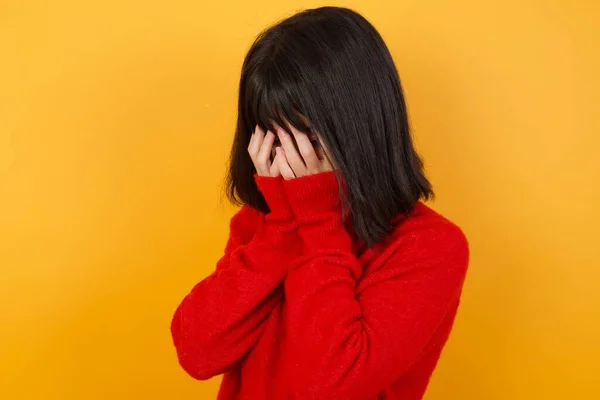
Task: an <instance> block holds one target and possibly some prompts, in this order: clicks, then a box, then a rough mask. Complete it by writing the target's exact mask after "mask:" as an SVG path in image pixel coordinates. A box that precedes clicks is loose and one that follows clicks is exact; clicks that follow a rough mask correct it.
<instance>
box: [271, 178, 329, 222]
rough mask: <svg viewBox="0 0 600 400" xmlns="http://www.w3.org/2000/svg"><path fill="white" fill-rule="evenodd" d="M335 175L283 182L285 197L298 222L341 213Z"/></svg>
mask: <svg viewBox="0 0 600 400" xmlns="http://www.w3.org/2000/svg"><path fill="white" fill-rule="evenodd" d="M335 174H336V173H335V171H327V172H320V173H318V174H313V175H305V176H301V177H298V178H294V179H289V180H283V189H284V191H285V195H286V197H287V200H288V202H289V204H290V206H291V209H292V211H293V213H294V215H295V217H296V219H297V220H298V222H304V221H306V220H308V219H310V218H311V216H314V215H318V214H322V213H331V212H333V213H335V214H337V213H341V204H340V196H339V186H338V183H337V180H336V177H335Z"/></svg>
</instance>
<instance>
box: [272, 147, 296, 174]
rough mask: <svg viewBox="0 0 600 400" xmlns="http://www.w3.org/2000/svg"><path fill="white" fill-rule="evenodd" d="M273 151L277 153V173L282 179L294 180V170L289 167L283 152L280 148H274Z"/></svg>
mask: <svg viewBox="0 0 600 400" xmlns="http://www.w3.org/2000/svg"><path fill="white" fill-rule="evenodd" d="M275 151H276V152H277V154H276V158H277V164H278V165H279V173H281V176H282V177H283V178H284V179H294V178H295V177H296V175H295V174H294V170H292V168H291V167H290V165H289V162H288V160H287V157H286V155H285V150H283V149H282V148H281V147H276V148H275Z"/></svg>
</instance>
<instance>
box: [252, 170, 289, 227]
mask: <svg viewBox="0 0 600 400" xmlns="http://www.w3.org/2000/svg"><path fill="white" fill-rule="evenodd" d="M254 181H255V182H256V185H257V186H258V189H259V190H260V192H261V193H262V195H263V197H264V198H265V201H266V202H267V205H268V206H269V210H270V212H269V213H268V214H267V215H266V216H265V218H266V219H268V220H271V221H289V220H292V219H293V218H294V213H293V211H292V208H291V207H290V204H289V202H288V199H287V198H286V195H285V191H284V189H283V181H284V179H283V177H282V176H281V175H279V176H276V177H270V176H260V175H258V174H256V173H255V174H254Z"/></svg>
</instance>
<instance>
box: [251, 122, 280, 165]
mask: <svg viewBox="0 0 600 400" xmlns="http://www.w3.org/2000/svg"><path fill="white" fill-rule="evenodd" d="M274 142H275V134H273V132H271V131H267V133H266V134H265V132H263V130H262V129H260V128H259V126H258V125H257V126H256V128H255V129H254V133H253V134H252V137H251V138H250V143H249V144H248V154H250V159H252V162H253V163H254V168H256V173H257V174H258V175H259V176H269V177H276V176H278V175H279V164H280V162H279V160H278V158H279V157H278V156H277V155H275V158H274V159H273V160H272V161H271V154H272V152H273V143H274Z"/></svg>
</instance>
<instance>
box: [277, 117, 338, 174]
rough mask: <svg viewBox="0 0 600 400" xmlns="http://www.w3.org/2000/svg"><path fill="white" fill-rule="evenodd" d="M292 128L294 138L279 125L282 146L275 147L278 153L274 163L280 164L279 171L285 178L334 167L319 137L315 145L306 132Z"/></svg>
mask: <svg viewBox="0 0 600 400" xmlns="http://www.w3.org/2000/svg"><path fill="white" fill-rule="evenodd" d="M290 130H291V132H292V134H293V135H294V138H292V137H291V136H290V135H289V134H288V133H287V132H286V131H284V130H283V129H282V128H281V127H277V136H278V137H279V141H280V142H281V146H282V147H276V148H275V151H276V155H275V159H274V160H273V164H278V167H277V168H278V171H279V172H280V173H281V175H282V176H283V178H284V179H293V178H298V177H301V176H305V175H314V174H318V173H320V172H326V171H331V170H332V169H333V168H332V166H331V163H330V162H329V160H328V157H327V156H326V154H325V151H324V148H323V146H322V144H321V142H320V141H319V140H318V139H313V141H314V142H315V143H316V144H315V146H313V144H312V141H311V139H309V137H308V135H307V134H306V133H304V132H300V131H298V130H297V129H296V128H294V127H293V126H290ZM294 139H295V140H296V144H297V147H296V146H295V144H294Z"/></svg>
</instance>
